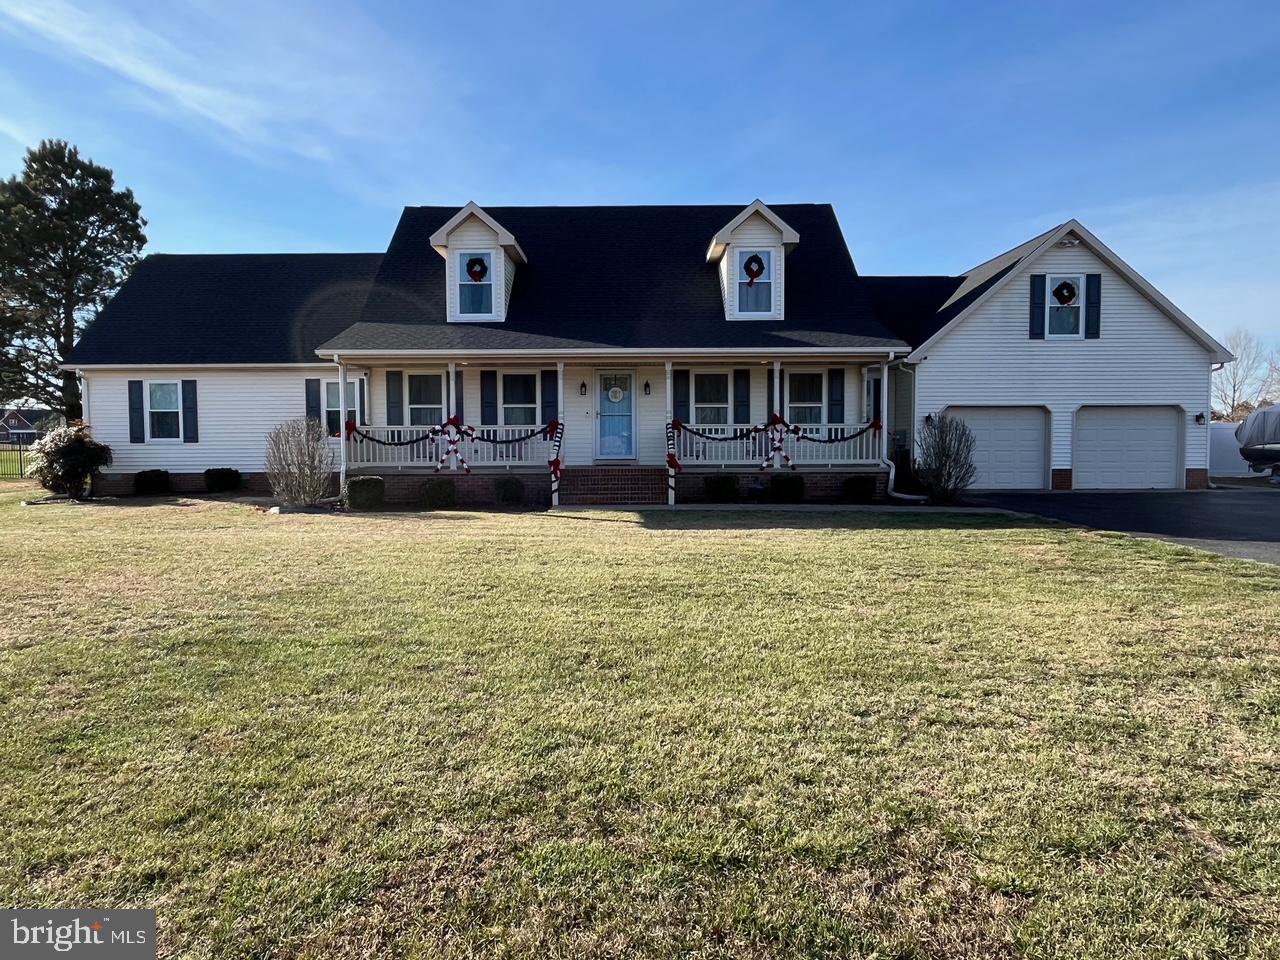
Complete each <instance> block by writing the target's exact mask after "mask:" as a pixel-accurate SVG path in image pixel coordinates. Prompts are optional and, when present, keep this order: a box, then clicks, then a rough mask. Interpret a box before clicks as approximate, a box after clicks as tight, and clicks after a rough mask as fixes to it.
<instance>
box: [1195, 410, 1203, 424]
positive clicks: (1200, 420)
mask: <svg viewBox="0 0 1280 960" xmlns="http://www.w3.org/2000/svg"><path fill="white" fill-rule="evenodd" d="M1196 423H1204V411H1201V412H1200V413H1197V414H1196Z"/></svg>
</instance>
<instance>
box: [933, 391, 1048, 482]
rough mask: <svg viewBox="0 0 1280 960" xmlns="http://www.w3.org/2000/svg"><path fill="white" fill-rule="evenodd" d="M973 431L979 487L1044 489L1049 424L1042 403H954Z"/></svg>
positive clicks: (954, 413) (951, 410)
mask: <svg viewBox="0 0 1280 960" xmlns="http://www.w3.org/2000/svg"><path fill="white" fill-rule="evenodd" d="M947 413H948V414H950V415H952V416H955V417H959V418H960V419H961V420H963V421H964V422H965V423H966V424H968V426H969V429H970V430H971V431H973V438H974V452H973V464H974V466H975V467H976V468H977V477H976V478H975V479H974V482H973V485H974V487H975V488H977V489H980V490H1025V489H1032V490H1038V489H1043V487H1044V486H1045V462H1046V450H1047V446H1046V433H1047V429H1046V425H1047V420H1046V417H1045V412H1044V410H1043V409H1041V408H1039V407H951V408H949V409H948V410H947Z"/></svg>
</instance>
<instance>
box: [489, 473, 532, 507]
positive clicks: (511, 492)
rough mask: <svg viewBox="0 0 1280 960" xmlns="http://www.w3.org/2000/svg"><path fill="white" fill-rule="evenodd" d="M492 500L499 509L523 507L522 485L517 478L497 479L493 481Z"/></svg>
mask: <svg viewBox="0 0 1280 960" xmlns="http://www.w3.org/2000/svg"><path fill="white" fill-rule="evenodd" d="M493 498H494V500H496V501H497V503H498V506H500V507H523V506H524V483H523V482H522V481H521V480H520V478H519V477H498V478H497V479H496V480H494V481H493Z"/></svg>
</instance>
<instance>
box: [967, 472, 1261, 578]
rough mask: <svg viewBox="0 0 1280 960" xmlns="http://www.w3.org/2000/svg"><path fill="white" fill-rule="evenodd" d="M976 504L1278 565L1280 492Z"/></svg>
mask: <svg viewBox="0 0 1280 960" xmlns="http://www.w3.org/2000/svg"><path fill="white" fill-rule="evenodd" d="M971 499H972V500H974V501H975V502H979V503H983V504H986V505H990V506H997V507H1004V508H1005V509H1007V510H1017V511H1019V512H1022V513H1034V514H1037V515H1039V516H1042V517H1049V518H1051V519H1054V520H1063V521H1065V522H1067V523H1074V524H1078V525H1080V526H1083V527H1093V528H1095V529H1098V530H1120V531H1123V532H1125V533H1133V534H1138V535H1139V536H1146V537H1159V538H1160V539H1162V540H1172V541H1174V542H1176V543H1185V544H1187V545H1188V546H1191V547H1199V548H1201V549H1202V550H1213V551H1215V552H1217V553H1221V554H1224V555H1225V556H1228V557H1244V558H1245V559H1248V560H1261V561H1264V562H1266V563H1275V564H1280V490H1274V489H1265V488H1258V489H1252V490H1206V491H1202V492H1178V491H1168V492H1162V491H1155V490H1152V491H1142V492H1134V493H995V492H993V493H985V494H980V493H975V494H974V495H973V496H972V498H971Z"/></svg>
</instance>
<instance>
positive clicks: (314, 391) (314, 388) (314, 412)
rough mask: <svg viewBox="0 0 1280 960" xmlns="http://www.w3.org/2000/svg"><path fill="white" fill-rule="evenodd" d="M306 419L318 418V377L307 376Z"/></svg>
mask: <svg viewBox="0 0 1280 960" xmlns="http://www.w3.org/2000/svg"><path fill="white" fill-rule="evenodd" d="M307 419H308V420H319V419H320V378H319V377H307Z"/></svg>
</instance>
